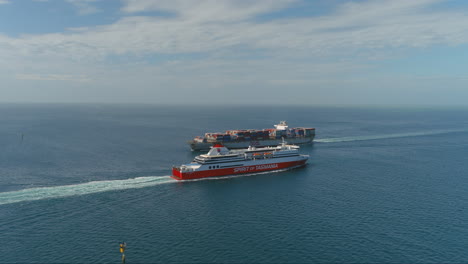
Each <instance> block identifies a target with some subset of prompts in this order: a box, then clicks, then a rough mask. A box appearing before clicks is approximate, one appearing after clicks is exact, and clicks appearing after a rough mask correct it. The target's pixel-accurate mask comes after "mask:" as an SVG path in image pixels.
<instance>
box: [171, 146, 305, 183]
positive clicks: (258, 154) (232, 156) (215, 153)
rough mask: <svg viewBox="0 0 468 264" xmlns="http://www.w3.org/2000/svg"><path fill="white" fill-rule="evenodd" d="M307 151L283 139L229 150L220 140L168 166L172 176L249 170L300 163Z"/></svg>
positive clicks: (262, 169) (222, 174) (217, 174)
mask: <svg viewBox="0 0 468 264" xmlns="http://www.w3.org/2000/svg"><path fill="white" fill-rule="evenodd" d="M308 158H309V155H302V154H299V146H296V145H288V144H286V143H285V142H284V141H283V143H282V144H280V145H279V146H277V147H261V148H258V147H253V146H250V147H249V148H247V149H242V150H240V149H239V150H229V149H228V148H226V147H225V146H223V145H221V144H216V145H214V146H213V147H212V148H211V150H210V151H209V152H208V153H207V154H203V155H199V156H196V157H195V159H194V160H193V161H192V162H191V163H189V164H184V165H181V166H174V167H173V168H172V177H173V178H174V179H176V180H192V179H200V178H206V177H219V176H228V175H238V174H247V173H248V174H250V173H257V172H263V171H272V170H281V169H289V168H295V167H300V166H304V165H305V164H306V162H307V160H308Z"/></svg>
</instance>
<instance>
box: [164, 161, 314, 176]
mask: <svg viewBox="0 0 468 264" xmlns="http://www.w3.org/2000/svg"><path fill="white" fill-rule="evenodd" d="M306 161H307V160H306V159H303V160H298V161H289V162H281V163H270V164H262V165H250V166H242V167H235V168H227V169H213V170H203V171H192V172H181V171H180V170H178V169H176V168H172V176H171V177H172V178H174V179H176V180H193V179H200V178H207V177H220V176H228V175H239V174H246V173H256V172H262V171H271V170H281V169H286V168H291V167H297V166H302V165H305V163H306Z"/></svg>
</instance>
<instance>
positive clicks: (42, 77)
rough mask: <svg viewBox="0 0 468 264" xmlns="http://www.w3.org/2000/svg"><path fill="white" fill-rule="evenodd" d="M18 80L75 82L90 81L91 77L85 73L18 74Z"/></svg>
mask: <svg viewBox="0 0 468 264" xmlns="http://www.w3.org/2000/svg"><path fill="white" fill-rule="evenodd" d="M16 79H18V80H33V81H73V82H88V81H90V80H91V79H90V78H89V77H87V76H85V75H70V74H36V73H33V74H17V75H16Z"/></svg>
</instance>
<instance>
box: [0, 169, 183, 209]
mask: <svg viewBox="0 0 468 264" xmlns="http://www.w3.org/2000/svg"><path fill="white" fill-rule="evenodd" d="M172 182H176V180H174V179H172V178H170V177H169V176H148V177H137V178H131V179H125V180H107V181H92V182H87V183H80V184H73V185H63V186H53V187H38V188H29V189H23V190H19V191H11V192H2V193H0V205H3V204H12V203H19V202H29V201H36V200H43V199H53V198H63V197H70V196H77V195H86V194H93V193H101V192H108V191H117V190H127V189H138V188H145V187H151V186H155V185H161V184H166V183H172Z"/></svg>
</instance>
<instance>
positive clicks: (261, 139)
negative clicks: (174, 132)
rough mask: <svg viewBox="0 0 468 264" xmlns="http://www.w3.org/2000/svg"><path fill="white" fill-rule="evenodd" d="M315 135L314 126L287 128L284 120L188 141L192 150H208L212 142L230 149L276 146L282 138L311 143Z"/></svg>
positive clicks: (210, 134)
mask: <svg viewBox="0 0 468 264" xmlns="http://www.w3.org/2000/svg"><path fill="white" fill-rule="evenodd" d="M314 137H315V128H304V127H295V128H289V126H288V124H287V123H286V121H281V122H280V123H279V124H277V125H275V128H270V129H262V130H256V129H242V130H227V131H226V132H224V133H206V134H205V136H204V137H200V136H198V137H195V138H194V139H193V140H190V141H189V142H188V143H189V145H190V147H191V148H192V150H197V151H198V150H209V149H210V147H211V146H213V145H214V144H222V145H224V146H226V147H228V148H230V149H239V148H247V147H249V146H256V147H266V146H277V145H278V144H280V143H281V141H282V140H283V139H286V140H287V141H288V142H289V143H292V144H305V143H311V142H312V140H313V139H314Z"/></svg>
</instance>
